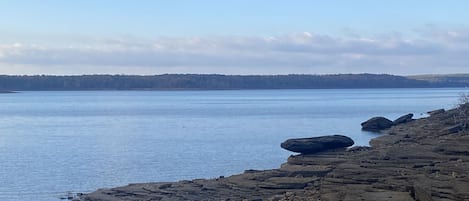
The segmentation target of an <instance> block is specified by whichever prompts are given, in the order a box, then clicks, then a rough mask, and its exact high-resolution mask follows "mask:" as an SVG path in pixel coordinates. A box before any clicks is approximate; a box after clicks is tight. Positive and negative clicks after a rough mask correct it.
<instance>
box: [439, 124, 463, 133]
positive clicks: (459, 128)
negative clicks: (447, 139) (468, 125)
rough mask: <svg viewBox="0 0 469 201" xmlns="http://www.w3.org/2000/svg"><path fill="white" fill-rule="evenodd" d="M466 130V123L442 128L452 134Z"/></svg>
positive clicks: (444, 131)
mask: <svg viewBox="0 0 469 201" xmlns="http://www.w3.org/2000/svg"><path fill="white" fill-rule="evenodd" d="M462 130H464V125H463V124H456V125H452V126H448V127H445V128H443V129H442V130H441V132H443V133H445V134H451V133H457V132H459V131H462Z"/></svg>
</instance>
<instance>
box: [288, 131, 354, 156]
mask: <svg viewBox="0 0 469 201" xmlns="http://www.w3.org/2000/svg"><path fill="white" fill-rule="evenodd" d="M353 144H354V142H353V140H352V139H350V138H349V137H347V136H343V135H328V136H321V137H312V138H295V139H288V140H286V141H285V142H283V143H282V144H281V145H280V146H281V147H282V148H284V149H286V150H288V151H292V152H297V153H302V154H312V153H316V152H321V151H325V150H329V149H337V148H343V147H349V146H352V145H353Z"/></svg>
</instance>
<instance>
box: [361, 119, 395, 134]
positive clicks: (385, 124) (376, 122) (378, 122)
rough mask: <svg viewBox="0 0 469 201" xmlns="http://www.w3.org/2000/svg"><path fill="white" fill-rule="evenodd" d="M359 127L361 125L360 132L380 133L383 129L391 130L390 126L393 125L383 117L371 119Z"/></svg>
mask: <svg viewBox="0 0 469 201" xmlns="http://www.w3.org/2000/svg"><path fill="white" fill-rule="evenodd" d="M361 125H362V130H365V131H374V132H376V131H381V130H384V129H388V128H391V126H393V125H394V123H393V122H392V121H391V120H389V119H387V118H385V117H373V118H371V119H369V120H367V121H365V122H363V123H361Z"/></svg>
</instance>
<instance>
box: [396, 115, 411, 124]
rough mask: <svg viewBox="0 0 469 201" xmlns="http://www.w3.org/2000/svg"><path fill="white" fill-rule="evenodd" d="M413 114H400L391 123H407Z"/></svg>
mask: <svg viewBox="0 0 469 201" xmlns="http://www.w3.org/2000/svg"><path fill="white" fill-rule="evenodd" d="M413 116H414V114H412V113H409V114H406V115H402V116H400V117H399V118H397V119H396V120H394V121H393V123H394V125H397V124H403V123H407V122H409V121H412V120H413V119H412V117H413Z"/></svg>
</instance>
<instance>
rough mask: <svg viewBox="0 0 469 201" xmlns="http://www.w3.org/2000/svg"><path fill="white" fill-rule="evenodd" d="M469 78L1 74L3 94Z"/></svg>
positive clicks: (436, 83) (404, 83)
mask: <svg viewBox="0 0 469 201" xmlns="http://www.w3.org/2000/svg"><path fill="white" fill-rule="evenodd" d="M467 86H469V75H438V76H412V77H410V76H409V77H405V76H397V75H388V74H332V75H301V74H295V75H220V74H163V75H145V76H143V75H76V76H65V75H62V76H56V75H32V76H31V75H28V76H26V75H25V76H21V75H0V90H2V91H101V90H138V91H150V90H155V91H156V90H158V91H178V90H185V91H189V90H191V91H197V90H266V89H371V88H374V89H382V88H459V87H467Z"/></svg>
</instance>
